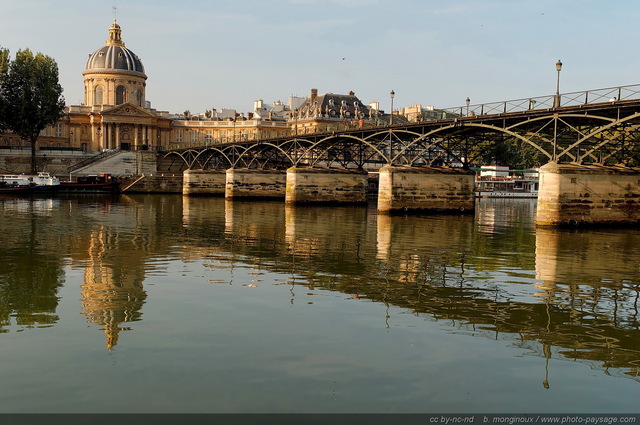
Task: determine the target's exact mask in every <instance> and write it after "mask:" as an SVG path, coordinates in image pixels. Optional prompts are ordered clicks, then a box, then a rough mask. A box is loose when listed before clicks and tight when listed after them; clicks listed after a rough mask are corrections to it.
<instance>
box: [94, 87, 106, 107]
mask: <svg viewBox="0 0 640 425" xmlns="http://www.w3.org/2000/svg"><path fill="white" fill-rule="evenodd" d="M103 93H104V90H103V89H102V86H98V87H96V88H95V90H94V94H93V104H94V105H102V97H103V96H102V95H103Z"/></svg>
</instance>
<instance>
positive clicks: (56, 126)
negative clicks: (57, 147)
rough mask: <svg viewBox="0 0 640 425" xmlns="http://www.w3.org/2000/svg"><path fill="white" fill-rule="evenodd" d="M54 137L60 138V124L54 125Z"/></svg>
mask: <svg viewBox="0 0 640 425" xmlns="http://www.w3.org/2000/svg"><path fill="white" fill-rule="evenodd" d="M54 129H55V133H54V134H55V136H56V137H62V124H56V125H55V127H54Z"/></svg>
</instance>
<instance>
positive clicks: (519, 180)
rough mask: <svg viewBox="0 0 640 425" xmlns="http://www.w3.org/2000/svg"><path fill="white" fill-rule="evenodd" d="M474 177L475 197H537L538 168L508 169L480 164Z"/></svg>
mask: <svg viewBox="0 0 640 425" xmlns="http://www.w3.org/2000/svg"><path fill="white" fill-rule="evenodd" d="M480 170H481V171H480V176H478V177H476V188H475V194H476V197H477V198H537V197H538V189H539V180H538V170H536V169H532V170H520V171H516V170H510V169H509V167H504V166H499V165H487V166H482V168H481V169H480Z"/></svg>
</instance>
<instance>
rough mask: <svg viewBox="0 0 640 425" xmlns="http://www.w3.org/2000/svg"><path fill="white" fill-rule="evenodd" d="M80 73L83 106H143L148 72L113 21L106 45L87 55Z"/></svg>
mask: <svg viewBox="0 0 640 425" xmlns="http://www.w3.org/2000/svg"><path fill="white" fill-rule="evenodd" d="M82 75H84V104H85V105H92V106H94V105H121V104H123V103H125V102H130V103H133V104H134V105H135V106H139V107H142V106H144V102H145V92H144V89H145V86H146V80H147V75H146V74H145V73H144V67H143V66H142V61H141V60H140V58H139V57H138V56H137V55H136V54H135V53H133V52H132V51H131V50H129V49H127V48H126V47H125V44H124V42H123V41H122V30H121V29H120V25H118V24H117V23H116V22H115V21H114V22H113V24H112V25H111V28H109V39H108V40H107V42H106V43H105V45H104V46H103V47H101V48H99V49H98V50H96V51H95V52H93V53H92V54H90V55H89V60H87V66H86V67H85V71H84V72H83V73H82Z"/></svg>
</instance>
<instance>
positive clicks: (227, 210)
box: [183, 197, 640, 385]
mask: <svg viewBox="0 0 640 425" xmlns="http://www.w3.org/2000/svg"><path fill="white" fill-rule="evenodd" d="M184 202H185V211H187V210H188V211H190V212H193V214H185V216H184V217H183V218H184V220H185V222H184V223H185V225H186V226H187V228H188V229H191V230H192V231H195V232H197V231H199V229H201V228H202V227H201V226H202V224H203V223H202V215H200V213H199V212H200V211H204V210H206V211H209V212H213V211H215V213H213V217H217V218H214V219H213V220H212V221H215V220H219V221H222V215H223V203H224V234H223V235H220V237H222V240H221V242H220V243H214V245H218V246H219V247H220V248H221V249H223V250H224V249H227V250H228V249H229V245H228V244H230V243H232V245H233V250H232V251H233V256H234V257H235V258H236V259H238V260H240V259H241V260H242V261H249V262H255V263H256V266H258V267H260V268H266V269H269V270H271V271H274V272H278V273H285V274H290V275H291V279H290V282H289V283H290V284H291V285H292V286H294V287H302V288H304V289H305V290H306V291H313V290H329V291H339V292H342V293H345V294H349V295H350V296H351V297H353V298H354V299H359V300H370V301H373V302H378V303H384V304H385V305H387V306H392V307H400V308H403V309H407V310H408V311H411V312H412V313H413V314H415V315H417V316H420V317H427V318H429V319H435V320H438V321H443V322H444V323H447V324H448V326H450V327H451V328H452V329H455V330H456V331H457V332H463V333H468V334H472V335H482V336H485V337H488V338H496V339H497V338H500V339H512V340H514V341H515V342H517V344H518V345H520V346H522V347H526V348H527V349H528V351H529V352H530V353H533V354H535V355H540V356H544V357H546V358H547V359H549V358H551V357H556V358H565V359H566V358H569V359H576V360H580V361H584V362H587V363H589V364H590V365H591V366H592V367H594V368H599V369H603V370H605V371H606V372H607V373H612V374H615V373H616V372H618V371H619V372H620V373H622V374H624V375H627V376H630V377H633V378H634V379H637V380H640V368H639V366H640V361H638V358H640V357H639V354H640V350H639V349H638V345H637V341H638V340H639V338H640V331H639V322H638V302H639V296H640V287H639V278H640V270H639V269H638V266H637V262H636V261H635V260H633V259H637V258H638V256H639V254H640V244H639V243H638V242H640V233H639V232H638V231H637V230H629V229H618V230H611V231H580V232H577V231H575V232H571V231H561V230H553V229H544V228H538V229H536V228H534V227H533V225H532V223H533V217H534V215H535V202H532V201H529V200H522V201H515V200H509V201H504V200H482V201H481V202H482V203H483V205H482V206H481V207H480V208H478V211H479V213H478V215H477V216H476V217H470V216H456V215H441V216H432V217H411V216H409V217H398V216H388V215H378V214H375V210H372V209H371V208H369V209H367V208H353V207H341V208H321V207H293V206H284V205H282V204H279V203H268V202H267V203H254V202H246V203H243V202H230V201H222V200H217V199H202V198H196V199H194V198H188V197H185V198H184ZM514 206H515V207H514ZM210 218H211V216H210ZM209 229H211V227H209ZM207 239H208V240H209V241H212V240H215V239H216V237H208V238H207ZM193 242H194V243H196V244H199V243H200V242H201V241H199V240H197V239H195V240H193ZM211 248H212V247H211V246H209V245H205V246H194V247H192V248H190V249H189V251H191V252H195V251H196V250H204V251H207V252H208V253H209V255H210V254H211V251H210V250H211ZM221 255H222V257H224V256H225V255H226V254H221ZM292 293H293V292H292ZM292 302H294V300H293V299H292ZM387 319H388V318H387ZM545 385H548V381H547V380H545Z"/></svg>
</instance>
